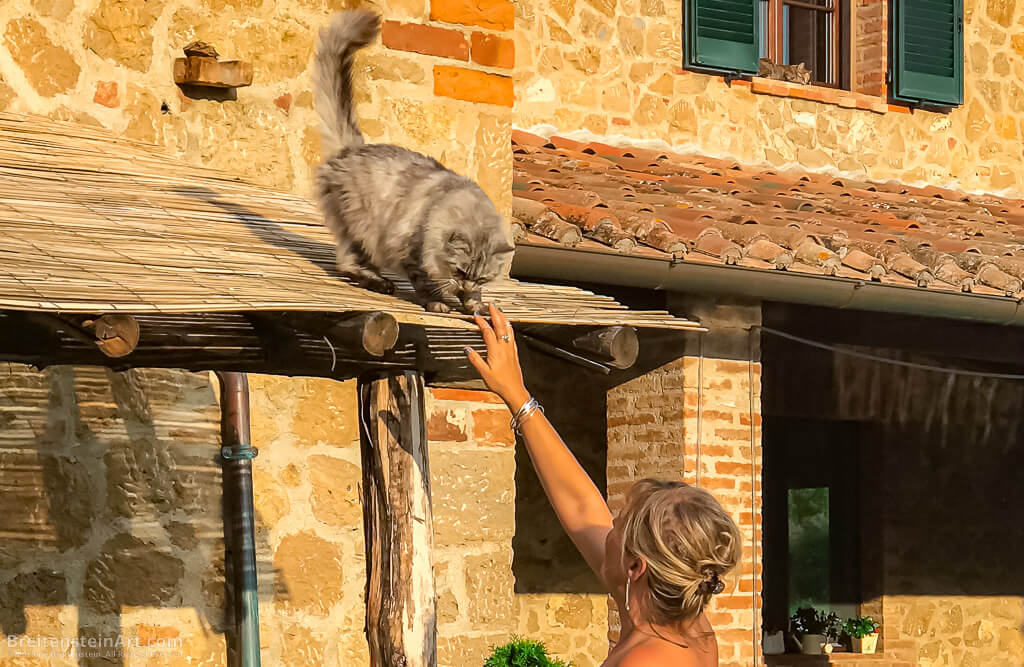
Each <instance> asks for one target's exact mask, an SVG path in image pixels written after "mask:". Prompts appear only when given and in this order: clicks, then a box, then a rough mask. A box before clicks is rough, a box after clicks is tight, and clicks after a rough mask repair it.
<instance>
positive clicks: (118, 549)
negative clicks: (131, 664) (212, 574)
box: [82, 533, 185, 614]
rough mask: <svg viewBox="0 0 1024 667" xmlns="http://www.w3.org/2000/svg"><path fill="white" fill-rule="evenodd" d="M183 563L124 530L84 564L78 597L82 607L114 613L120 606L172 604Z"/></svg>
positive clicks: (175, 601) (177, 597)
mask: <svg viewBox="0 0 1024 667" xmlns="http://www.w3.org/2000/svg"><path fill="white" fill-rule="evenodd" d="M184 573H185V566H184V563H182V562H181V561H180V560H178V559H177V558H175V557H174V556H171V555H170V554H168V553H166V552H164V551H162V550H161V549H160V548H159V547H157V546H156V545H155V544H152V543H149V542H144V541H142V540H140V539H138V538H137V537H134V536H132V535H129V534H127V533H121V534H119V535H116V536H114V537H112V538H110V539H109V540H107V542H106V543H105V544H104V545H103V547H102V549H101V550H100V553H99V555H97V557H96V558H94V559H93V560H92V561H90V562H89V564H88V565H87V566H86V570H85V583H84V585H83V589H82V597H83V601H84V603H85V605H86V606H88V607H89V608H90V609H92V610H94V611H96V612H99V613H103V614H116V613H118V612H119V611H120V610H121V607H122V606H127V605H130V606H149V607H161V606H174V605H176V604H179V603H180V601H181V592H180V590H179V586H180V584H181V579H182V576H183V575H184Z"/></svg>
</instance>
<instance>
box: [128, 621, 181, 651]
mask: <svg viewBox="0 0 1024 667" xmlns="http://www.w3.org/2000/svg"><path fill="white" fill-rule="evenodd" d="M136 632H137V633H138V641H139V645H140V646H152V645H153V644H156V643H157V642H159V641H166V640H168V639H177V638H178V636H179V635H180V634H181V633H180V632H178V629H177V628H172V627H170V626H165V625H143V624H140V625H139V626H138V627H136Z"/></svg>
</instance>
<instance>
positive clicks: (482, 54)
mask: <svg viewBox="0 0 1024 667" xmlns="http://www.w3.org/2000/svg"><path fill="white" fill-rule="evenodd" d="M471 42H472V51H471V53H472V54H473V62H475V63H479V64H481V65H486V66H488V67H504V68H505V69H512V66H513V65H515V63H516V44H515V42H513V41H512V40H511V39H503V38H501V37H498V36H497V35H485V34H484V33H482V32H474V33H473V37H472V40H471Z"/></svg>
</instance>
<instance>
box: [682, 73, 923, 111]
mask: <svg viewBox="0 0 1024 667" xmlns="http://www.w3.org/2000/svg"><path fill="white" fill-rule="evenodd" d="M676 71H677V72H679V73H680V74H689V75H694V76H708V75H707V74H702V73H700V72H694V71H692V70H687V69H684V68H682V67H680V68H677V70H676ZM716 78H717V79H718V80H720V81H724V77H720V76H719V77H716ZM730 85H733V86H745V87H747V88H750V91H751V92H752V93H754V94H755V95H771V96H773V97H788V98H791V99H797V100H809V101H811V102H820V103H822V104H832V105H835V106H839V107H844V108H847V109H861V110H863V111H870V112H872V113H877V114H887V113H905V114H909V113H911V109H910V107H907V106H903V105H899V104H889V103H888V102H886V100H885V98H884V97H878V96H877V95H866V94H864V93H854V92H851V91H849V90H841V89H839V88H828V87H826V86H815V85H804V84H801V83H790V82H789V81H779V80H778V79H766V78H763V77H760V76H754V77H749V78H742V79H733V80H732V82H731V84H730Z"/></svg>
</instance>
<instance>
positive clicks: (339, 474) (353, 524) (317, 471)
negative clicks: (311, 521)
mask: <svg viewBox="0 0 1024 667" xmlns="http://www.w3.org/2000/svg"><path fill="white" fill-rule="evenodd" d="M308 465H309V478H310V481H311V482H312V488H313V491H312V497H311V499H310V500H311V504H312V508H313V516H314V517H316V519H317V520H318V521H322V522H323V523H326V524H327V525H329V526H335V527H338V528H357V527H359V526H361V525H362V520H363V510H362V506H361V504H360V502H359V484H360V482H361V480H362V471H361V470H360V468H359V466H357V465H354V464H352V463H349V462H348V461H345V460H343V459H339V458H335V457H333V456H311V457H310V458H309V461H308Z"/></svg>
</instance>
